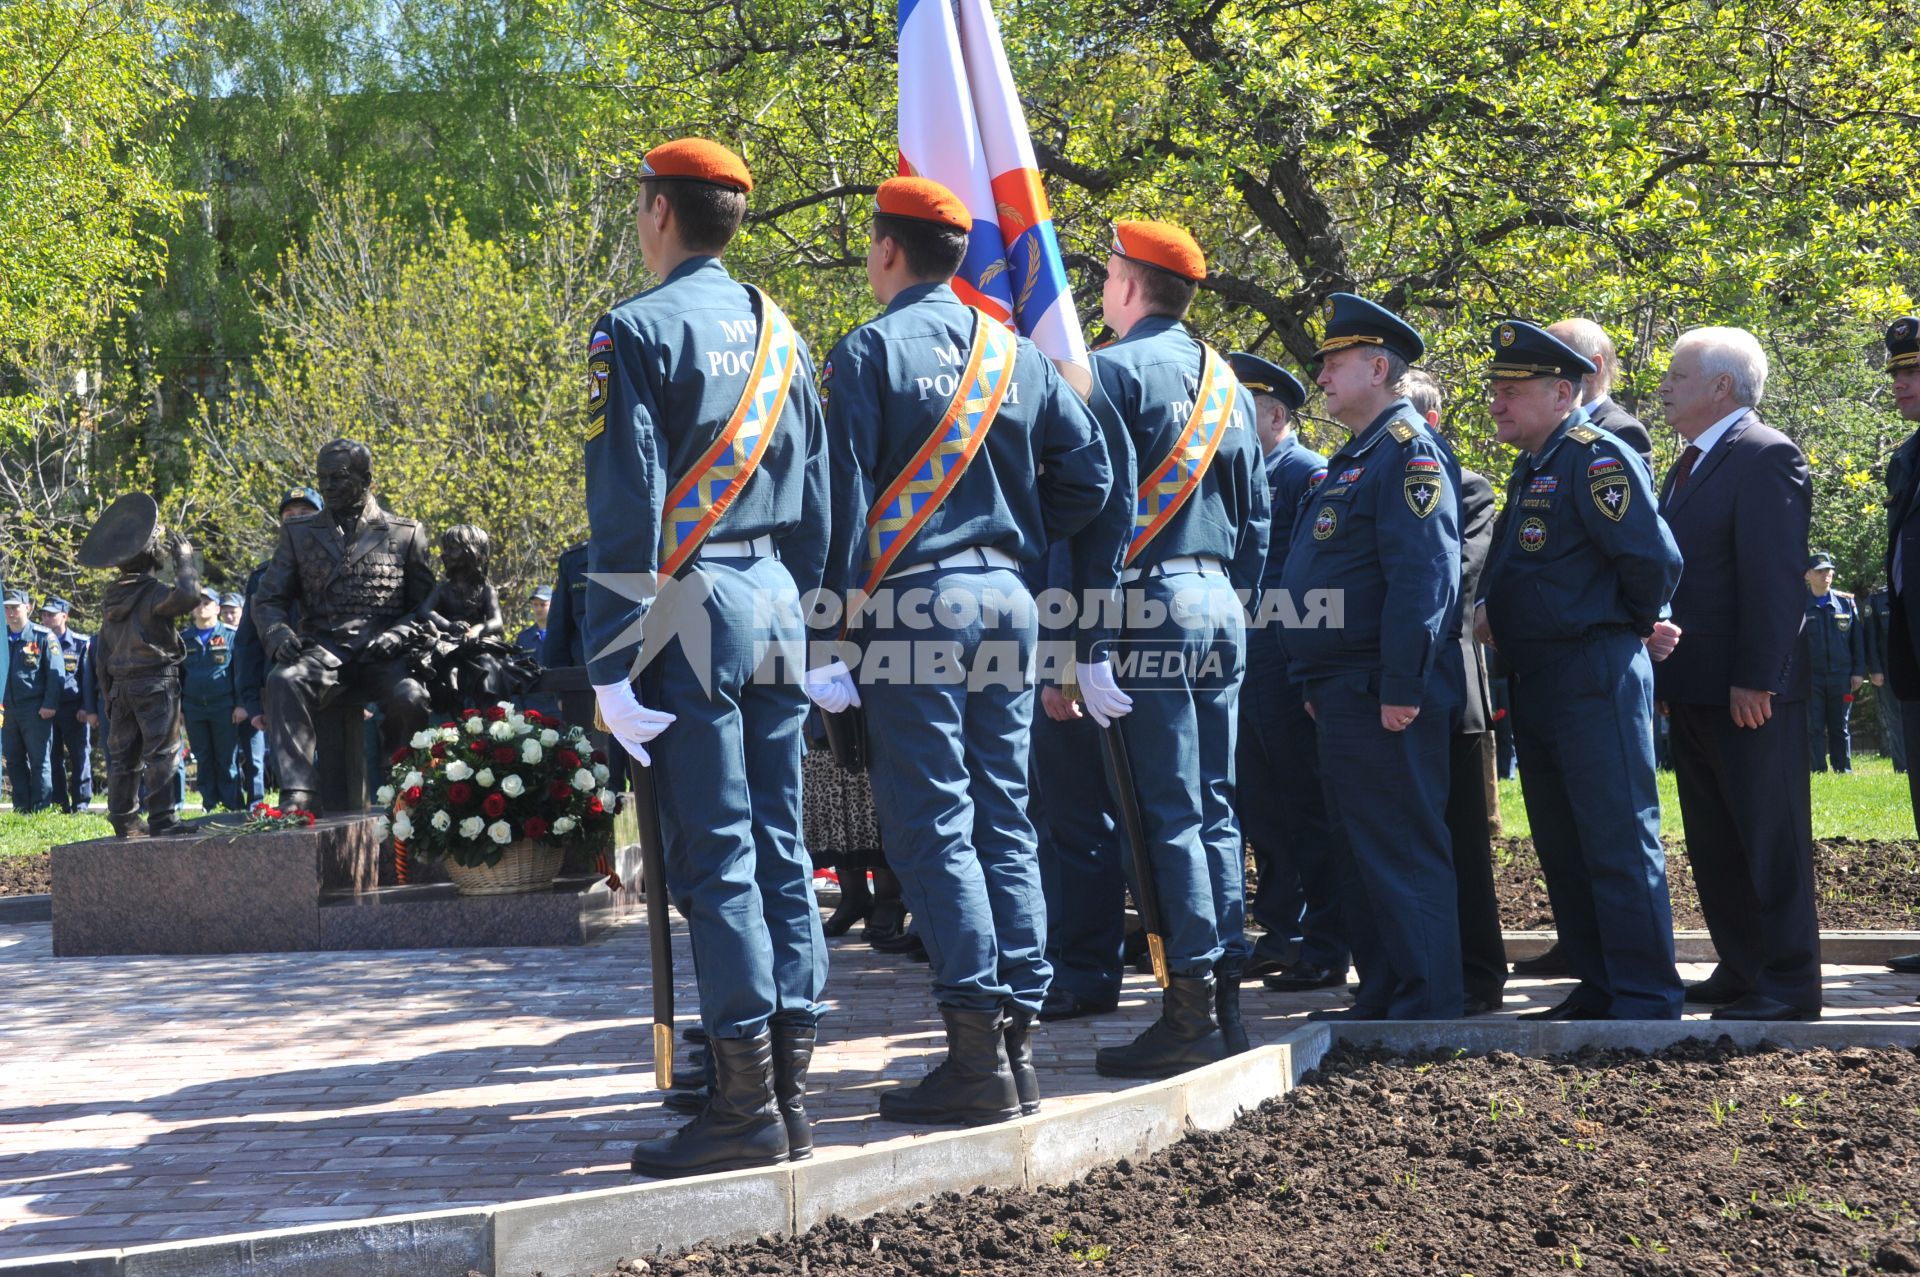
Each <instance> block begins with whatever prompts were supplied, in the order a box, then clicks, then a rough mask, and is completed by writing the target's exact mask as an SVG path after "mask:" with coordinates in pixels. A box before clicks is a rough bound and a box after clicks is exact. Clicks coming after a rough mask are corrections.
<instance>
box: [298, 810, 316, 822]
mask: <svg viewBox="0 0 1920 1277" xmlns="http://www.w3.org/2000/svg"><path fill="white" fill-rule="evenodd" d="M300 814H301V815H302V816H305V817H306V818H307V824H308V825H312V824H313V813H312V812H310V811H303V812H301V813H300Z"/></svg>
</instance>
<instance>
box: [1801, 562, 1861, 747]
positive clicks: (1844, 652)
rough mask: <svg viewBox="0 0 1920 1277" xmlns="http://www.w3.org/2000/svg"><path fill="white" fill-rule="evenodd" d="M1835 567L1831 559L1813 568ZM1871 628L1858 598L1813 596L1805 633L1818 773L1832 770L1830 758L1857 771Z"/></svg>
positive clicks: (1810, 738) (1811, 743)
mask: <svg viewBox="0 0 1920 1277" xmlns="http://www.w3.org/2000/svg"><path fill="white" fill-rule="evenodd" d="M1822 565H1824V566H1826V567H1832V566H1833V561H1832V560H1831V559H1828V558H1827V557H1826V556H1825V555H1818V556H1816V557H1815V560H1814V563H1813V564H1811V565H1809V568H1808V570H1809V571H1811V570H1812V568H1813V567H1815V566H1822ZM1866 631H1867V626H1866V623H1865V621H1864V618H1862V616H1861V610H1860V605H1859V604H1858V603H1857V602H1856V601H1855V599H1854V597H1853V595H1851V594H1843V593H1841V592H1840V591H1839V590H1828V591H1827V592H1826V593H1825V594H1824V595H1815V594H1813V593H1812V591H1808V595H1807V619H1806V625H1805V633H1806V636H1807V650H1808V653H1809V656H1810V670H1811V673H1812V676H1813V688H1812V698H1811V700H1810V701H1809V702H1808V705H1807V748H1808V753H1809V755H1810V756H1811V757H1812V759H1813V770H1815V771H1817V772H1823V771H1825V770H1827V756H1828V754H1832V756H1833V770H1835V771H1837V772H1850V771H1852V770H1853V734H1852V731H1851V730H1850V721H1851V719H1852V717H1853V693H1854V689H1855V688H1856V687H1858V686H1859V683H1860V681H1861V680H1863V679H1865V678H1866V676H1867V649H1866V637H1867V635H1866Z"/></svg>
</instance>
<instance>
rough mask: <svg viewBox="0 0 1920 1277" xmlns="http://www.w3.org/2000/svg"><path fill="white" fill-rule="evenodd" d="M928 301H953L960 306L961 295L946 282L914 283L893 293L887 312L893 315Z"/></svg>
mask: <svg viewBox="0 0 1920 1277" xmlns="http://www.w3.org/2000/svg"><path fill="white" fill-rule="evenodd" d="M926 301H933V302H952V303H953V304H954V305H956V306H958V305H959V304H960V296H959V294H957V293H955V292H954V291H953V287H952V285H950V284H947V283H945V282H941V283H937V284H912V285H909V286H908V287H906V288H903V289H901V290H900V291H899V292H897V293H895V294H894V295H893V300H892V301H890V302H888V303H887V309H886V313H887V314H889V315H891V314H892V313H893V312H894V311H896V310H904V309H905V308H906V307H908V306H913V305H916V304H918V303H920V302H926Z"/></svg>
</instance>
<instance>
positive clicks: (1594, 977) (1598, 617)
mask: <svg viewBox="0 0 1920 1277" xmlns="http://www.w3.org/2000/svg"><path fill="white" fill-rule="evenodd" d="M1583 365H1584V368H1583ZM1549 368H1551V369H1557V370H1558V371H1559V373H1561V374H1564V377H1565V379H1566V380H1569V381H1571V382H1572V383H1573V384H1575V385H1576V386H1577V385H1578V384H1579V379H1580V377H1581V375H1583V372H1590V371H1591V365H1590V364H1587V363H1586V361H1585V360H1584V359H1582V358H1581V357H1580V356H1579V355H1578V354H1577V353H1576V352H1574V351H1573V350H1571V349H1570V348H1568V347H1566V346H1564V345H1563V344H1562V343H1560V342H1559V341H1557V340H1556V339H1555V338H1553V337H1552V336H1551V335H1549V334H1548V333H1546V332H1545V331H1544V330H1541V329H1539V328H1536V327H1534V326H1533V325H1530V324H1522V323H1519V322H1517V321H1516V322H1512V323H1507V324H1502V325H1501V326H1500V327H1499V328H1497V329H1496V330H1495V338H1494V363H1493V369H1492V375H1493V376H1494V377H1495V378H1502V377H1508V376H1519V377H1537V376H1545V375H1554V374H1551V373H1547V372H1543V371H1541V370H1542V369H1549ZM1679 580H1680V551H1679V549H1678V548H1677V547H1676V546H1675V544H1674V539H1673V534H1672V533H1671V532H1669V531H1668V529H1667V525H1666V522H1665V521H1664V520H1663V519H1662V518H1661V517H1660V513H1659V509H1658V503H1657V502H1656V501H1655V499H1654V494H1653V478H1652V476H1651V475H1650V474H1649V473H1648V471H1647V467H1646V463H1645V462H1644V461H1642V460H1641V459H1640V454H1639V453H1638V452H1637V451H1635V450H1634V449H1633V448H1632V447H1630V446H1629V445H1627V444H1626V443H1624V442H1623V441H1621V440H1620V439H1618V438H1616V437H1614V436H1613V435H1611V434H1608V433H1607V432H1606V431H1604V430H1600V429H1598V428H1596V427H1594V426H1593V425H1591V424H1589V423H1588V422H1587V420H1586V415H1585V413H1584V412H1582V411H1580V410H1579V409H1575V410H1574V411H1573V412H1572V413H1571V414H1570V415H1569V416H1568V417H1567V418H1566V420H1564V421H1562V422H1561V423H1560V425H1559V426H1558V427H1556V428H1555V430H1554V431H1553V433H1552V434H1551V435H1550V436H1549V437H1548V438H1547V440H1546V441H1545V443H1544V444H1543V445H1542V446H1541V448H1540V450H1539V452H1537V453H1534V454H1530V455H1529V454H1525V453H1523V454H1522V455H1521V456H1520V457H1519V459H1518V460H1517V461H1516V462H1515V463H1514V468H1513V476H1512V478H1511V479H1510V480H1509V482H1508V485H1507V500H1506V508H1505V510H1504V512H1503V513H1502V515H1501V521H1500V524H1499V526H1498V528H1497V529H1496V531H1495V534H1494V544H1493V549H1492V552H1491V553H1490V555H1489V556H1488V561H1487V568H1486V574H1485V577H1484V583H1483V585H1482V586H1481V594H1482V596H1483V598H1484V600H1485V603H1486V609H1487V621H1488V625H1489V627H1490V628H1491V630H1492V633H1493V641H1494V642H1495V643H1496V644H1497V645H1498V646H1499V649H1500V655H1501V658H1502V659H1503V660H1504V661H1505V662H1506V664H1507V667H1508V669H1509V670H1510V671H1511V679H1512V695H1513V704H1514V723H1515V726H1514V732H1515V737H1514V743H1515V746H1516V747H1517V749H1518V750H1519V755H1520V770H1521V774H1522V775H1523V776H1525V777H1526V786H1525V797H1526V804H1527V819H1528V821H1529V822H1530V823H1531V825H1532V827H1533V838H1534V844H1535V846H1536V847H1537V848H1538V849H1539V852H1540V864H1541V868H1542V869H1543V870H1544V872H1545V875H1546V880H1547V892H1548V895H1549V896H1550V898H1551V899H1552V902H1553V915H1554V922H1555V925H1556V926H1557V928H1558V930H1559V935H1560V946H1561V950H1562V952H1564V953H1565V955H1566V960H1567V965H1568V966H1569V968H1570V969H1571V970H1572V971H1573V974H1574V975H1575V976H1576V977H1578V978H1579V980H1580V987H1579V989H1578V990H1577V991H1576V993H1575V995H1574V1001H1575V1003H1576V1004H1577V1006H1578V1007H1579V1009H1580V1011H1581V1013H1582V1014H1583V1015H1593V1016H1599V1017H1611V1018H1614V1019H1628V1020H1660V1019H1665V1020H1671V1019H1677V1018H1678V1017H1679V1015H1680V1003H1681V996H1682V990H1681V984H1680V977H1679V974H1678V972H1676V971H1675V969H1674V965H1673V918H1672V915H1671V912H1670V907H1669V904H1668V897H1667V874H1666V855H1665V851H1664V850H1663V848H1662V846H1661V843H1660V797H1659V791H1658V789H1657V787H1656V784H1655V781H1654V761H1653V723H1652V715H1653V665H1652V662H1651V661H1650V660H1649V658H1648V656H1647V651H1646V646H1645V644H1644V643H1643V641H1642V639H1643V636H1645V635H1647V634H1651V633H1652V632H1653V626H1654V622H1655V621H1656V620H1658V619H1659V618H1660V617H1661V616H1662V615H1663V614H1664V610H1665V608H1666V606H1667V603H1668V600H1669V599H1671V598H1672V596H1673V589H1674V586H1675V585H1677V584H1678V583H1679ZM1682 641H1683V642H1684V641H1685V640H1684V639H1683V640H1682Z"/></svg>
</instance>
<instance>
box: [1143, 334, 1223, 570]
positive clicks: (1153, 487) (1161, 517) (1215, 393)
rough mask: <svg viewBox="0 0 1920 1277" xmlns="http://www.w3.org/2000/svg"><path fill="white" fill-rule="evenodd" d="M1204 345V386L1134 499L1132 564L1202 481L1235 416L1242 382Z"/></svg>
mask: <svg viewBox="0 0 1920 1277" xmlns="http://www.w3.org/2000/svg"><path fill="white" fill-rule="evenodd" d="M1200 349H1201V351H1202V356H1201V361H1200V390H1199V393H1197V394H1195V395H1194V397H1193V412H1192V413H1191V414H1190V415H1189V416H1188V417H1187V423H1186V425H1184V426H1182V427H1181V429H1180V437H1179V438H1178V439H1176V440H1175V441H1174V444H1173V450H1172V451H1171V452H1169V453H1168V454H1167V455H1166V458H1165V460H1163V461H1161V463H1160V464H1159V465H1157V466H1155V467H1154V468H1153V470H1152V471H1150V472H1149V475H1148V477H1147V478H1146V479H1145V480H1144V481H1142V482H1141V484H1140V488H1139V492H1138V493H1137V494H1136V496H1135V499H1134V507H1133V541H1132V542H1131V543H1130V544H1129V545H1128V546H1127V564H1128V565H1129V566H1131V565H1132V563H1133V561H1134V560H1135V559H1137V558H1139V557H1140V552H1141V551H1142V550H1144V549H1146V548H1147V544H1148V543H1149V542H1150V541H1152V540H1153V539H1154V538H1155V537H1157V536H1159V535H1160V533H1161V531H1162V530H1163V529H1164V528H1165V527H1166V526H1167V524H1169V523H1171V522H1172V521H1173V516H1174V515H1176V514H1178V513H1180V509H1181V507H1183V506H1185V505H1186V504H1187V499H1188V498H1189V497H1191V496H1192V495H1193V494H1194V492H1195V490H1197V489H1198V488H1199V487H1200V480H1201V479H1203V478H1205V477H1206V473H1207V467H1208V466H1210V465H1212V464H1213V454H1214V453H1216V452H1218V451H1219V450H1220V437H1221V436H1222V435H1224V434H1225V433H1226V432H1227V423H1228V422H1229V421H1231V420H1232V419H1233V401H1234V397H1235V396H1236V395H1237V394H1238V393H1239V389H1240V383H1239V382H1237V381H1235V380H1234V377H1233V372H1232V370H1231V369H1229V368H1228V367H1227V361H1226V360H1224V359H1222V358H1220V356H1219V354H1218V353H1217V352H1216V351H1215V350H1214V348H1213V347H1212V346H1208V345H1204V344H1203V345H1202V346H1201V347H1200Z"/></svg>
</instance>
